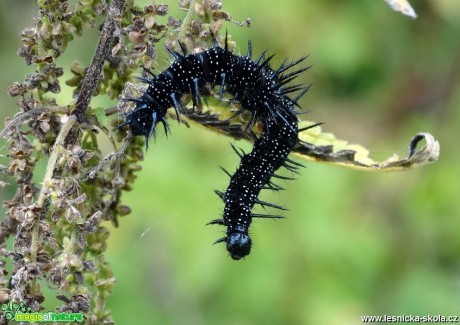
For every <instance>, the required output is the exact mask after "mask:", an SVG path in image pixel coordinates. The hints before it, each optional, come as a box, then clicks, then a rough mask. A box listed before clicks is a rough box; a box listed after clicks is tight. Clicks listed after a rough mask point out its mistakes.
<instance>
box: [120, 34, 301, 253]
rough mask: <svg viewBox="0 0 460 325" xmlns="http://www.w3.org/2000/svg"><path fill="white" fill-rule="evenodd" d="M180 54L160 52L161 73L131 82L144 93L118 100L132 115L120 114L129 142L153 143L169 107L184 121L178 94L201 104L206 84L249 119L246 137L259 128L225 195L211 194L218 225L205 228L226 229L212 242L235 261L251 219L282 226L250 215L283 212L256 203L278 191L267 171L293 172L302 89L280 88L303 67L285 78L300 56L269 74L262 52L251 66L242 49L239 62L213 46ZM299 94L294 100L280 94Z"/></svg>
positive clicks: (246, 242) (246, 246)
mask: <svg viewBox="0 0 460 325" xmlns="http://www.w3.org/2000/svg"><path fill="white" fill-rule="evenodd" d="M179 44H180V47H181V50H182V52H183V54H180V53H178V52H175V51H173V50H171V49H168V51H169V52H170V53H171V54H172V56H173V57H174V58H175V61H174V62H173V63H172V64H171V66H170V67H169V68H167V69H166V70H165V71H163V72H162V73H161V74H159V75H156V76H155V75H154V74H153V73H152V72H150V71H149V70H147V72H148V73H149V74H150V75H151V77H152V78H139V79H140V80H141V81H143V82H145V83H147V84H148V88H147V91H146V92H145V93H144V94H143V95H142V96H141V97H140V98H125V99H124V100H125V101H133V102H135V103H136V108H135V109H134V110H133V111H131V112H129V113H127V114H125V119H126V120H125V122H124V123H123V124H121V125H120V127H121V126H123V125H129V127H130V129H131V132H132V134H133V135H143V136H145V138H146V142H147V145H148V139H149V137H151V136H155V127H156V125H157V124H158V123H159V122H161V123H162V124H163V126H164V129H165V133H166V134H168V132H169V127H168V124H167V122H166V119H165V115H166V111H167V109H168V108H169V107H174V109H175V113H176V115H177V119H178V120H179V121H180V114H181V113H180V112H181V111H182V112H184V113H185V114H186V113H187V112H186V110H185V107H184V104H183V103H182V101H181V96H182V95H183V94H189V93H190V94H191V95H192V101H193V107H194V108H195V107H196V106H197V105H199V104H200V103H201V101H200V97H201V96H204V95H206V94H207V91H206V88H205V86H206V84H210V85H211V87H214V86H216V85H220V96H221V97H222V94H223V93H224V91H225V92H227V93H229V94H230V95H232V96H233V99H232V100H236V101H238V102H239V103H240V104H241V107H242V108H241V109H240V110H238V111H237V112H236V113H235V114H234V115H233V116H232V118H233V117H235V116H237V115H238V114H240V113H242V111H243V110H248V111H249V112H251V118H250V121H249V123H248V125H247V127H246V130H250V129H251V128H252V127H253V126H254V125H255V124H256V123H257V122H259V123H260V124H262V135H261V136H260V137H259V138H258V139H257V140H256V141H255V143H254V148H253V150H252V152H251V153H250V154H244V153H241V152H239V151H238V150H236V148H235V147H233V145H232V147H233V148H234V150H235V152H236V153H237V154H238V155H239V156H240V157H241V163H240V166H239V168H238V169H237V171H236V172H235V174H234V175H233V176H231V175H230V174H229V173H228V172H227V174H228V175H229V176H230V177H231V179H230V184H229V186H228V188H227V190H226V191H225V193H222V192H219V191H216V193H217V194H218V195H219V196H220V198H221V199H222V200H223V201H224V203H225V208H224V213H223V218H222V219H217V220H213V221H211V222H210V224H219V225H224V226H227V235H226V237H224V238H221V239H219V240H217V241H216V243H220V242H226V243H227V250H228V252H229V253H230V256H231V257H232V258H233V259H235V260H238V259H240V258H242V257H245V256H246V255H248V254H249V253H250V251H251V238H250V236H249V234H248V230H249V227H250V225H251V222H252V218H283V217H282V216H276V215H265V214H255V213H251V210H252V208H253V206H254V204H259V205H261V206H262V207H265V206H269V207H274V208H278V209H281V210H284V208H283V207H281V206H278V205H274V204H270V203H267V202H263V201H260V200H259V199H258V196H259V192H260V190H262V189H272V190H280V189H282V188H281V187H280V186H278V185H276V184H274V183H272V182H271V181H270V179H271V178H272V177H277V178H285V177H282V176H279V175H275V174H274V173H275V171H276V170H277V169H278V168H280V167H281V166H284V167H286V168H288V169H289V170H292V171H294V170H295V169H296V168H297V167H298V166H301V165H300V164H298V163H296V162H294V161H292V160H289V159H288V155H289V153H290V152H291V150H292V149H293V147H294V146H295V145H296V143H297V141H298V136H297V135H298V132H299V131H302V130H299V129H298V120H297V116H296V114H295V112H294V106H296V105H297V106H298V104H297V102H298V100H299V99H300V98H301V97H302V96H303V95H304V94H305V93H306V92H307V90H308V88H309V87H308V86H303V85H294V86H285V85H286V84H287V83H289V82H290V81H292V80H293V79H295V78H296V77H297V75H298V74H299V73H301V72H303V71H305V70H307V69H308V68H309V67H303V68H300V69H298V70H295V71H292V72H286V71H287V70H288V69H290V68H292V67H294V66H296V65H298V64H299V63H301V62H302V61H304V60H305V59H306V56H303V57H301V58H300V59H298V60H296V61H293V62H291V63H286V61H284V62H283V63H282V64H281V66H280V67H279V68H278V69H276V70H273V69H271V68H270V66H269V62H270V60H271V59H272V57H273V55H272V56H269V57H266V56H265V53H266V51H264V52H263V53H262V54H261V55H260V56H259V57H258V58H257V59H256V60H253V59H252V45H251V42H250V41H249V42H248V53H247V55H246V56H236V55H234V54H233V53H232V52H231V51H229V50H228V48H227V37H225V47H224V48H222V47H220V46H219V45H218V44H217V42H216V40H215V39H214V45H213V47H212V48H210V49H208V50H206V51H204V52H201V53H198V54H188V53H187V51H186V49H185V46H184V45H183V44H181V43H179ZM297 91H300V93H299V94H298V95H297V96H296V97H295V98H290V97H288V96H287V94H289V93H292V92H297Z"/></svg>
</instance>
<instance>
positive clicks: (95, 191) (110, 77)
mask: <svg viewBox="0 0 460 325" xmlns="http://www.w3.org/2000/svg"><path fill="white" fill-rule="evenodd" d="M179 6H180V8H181V9H183V10H184V12H185V14H184V15H182V16H181V17H176V18H174V17H170V16H169V17H162V16H167V15H168V5H165V4H151V5H146V6H144V7H140V6H137V5H135V4H134V3H133V1H129V0H112V1H111V2H109V3H107V2H106V1H102V0H81V1H79V2H78V3H77V2H75V1H66V0H40V1H38V7H39V11H38V16H37V17H35V25H34V26H33V27H30V28H26V29H24V30H23V31H22V32H21V34H20V35H21V40H22V47H21V48H20V49H19V50H18V55H19V56H21V57H23V58H24V60H25V63H26V64H27V65H29V66H32V67H33V68H32V67H31V68H30V71H34V72H33V73H30V74H28V75H27V76H26V78H25V80H24V81H21V82H14V83H13V84H12V85H11V86H10V87H9V89H8V94H9V95H10V96H12V97H17V98H18V102H17V104H18V107H19V111H18V112H17V113H16V114H15V115H14V116H13V117H11V118H8V119H7V120H6V121H5V128H4V129H3V130H2V131H1V132H0V138H3V139H5V140H6V143H7V148H8V152H7V153H6V152H5V153H2V154H4V155H5V156H6V157H7V158H8V161H7V163H6V165H5V166H4V165H0V172H1V173H2V174H5V175H6V178H7V179H8V183H10V185H9V186H15V189H16V192H15V194H14V196H13V197H12V198H11V199H9V200H7V201H5V202H4V203H3V204H4V206H5V207H6V215H5V217H4V218H2V219H1V223H0V256H1V261H0V305H2V304H5V303H8V302H11V301H13V302H15V303H18V304H19V303H20V302H21V303H23V304H24V305H26V306H27V307H29V308H30V309H31V311H32V312H35V311H40V310H42V309H43V306H42V304H43V302H44V301H45V296H44V294H43V292H42V289H41V287H42V286H43V285H44V284H46V285H47V286H48V287H50V288H54V290H55V291H56V297H57V298H58V299H59V300H60V301H62V304H61V305H60V306H57V307H56V311H57V312H73V313H84V314H85V316H86V322H87V323H88V324H111V323H113V320H112V318H111V315H110V311H109V310H107V308H106V304H105V302H106V297H107V296H108V295H109V294H110V291H111V289H112V287H113V285H114V283H115V277H114V274H113V272H112V270H111V269H110V266H109V263H108V262H107V261H106V259H105V255H104V253H105V251H106V248H107V244H106V241H107V238H108V236H109V232H108V230H107V228H106V227H104V224H106V222H108V221H109V222H112V223H113V224H114V225H115V226H117V225H118V218H119V217H121V216H124V215H127V214H129V213H130V211H131V210H130V208H129V207H128V206H126V205H123V204H122V202H121V196H122V193H123V192H124V191H129V190H131V189H133V187H134V182H135V180H136V173H138V172H139V171H140V170H141V166H140V164H139V162H140V161H141V160H142V159H143V155H144V150H145V140H146V139H147V140H148V137H149V136H150V135H151V134H152V132H151V129H148V130H147V129H142V128H141V129H140V130H141V131H142V132H136V130H137V131H139V129H134V130H133V128H127V127H121V128H118V129H117V131H112V129H113V128H114V127H117V126H119V125H121V124H123V123H124V122H125V119H123V118H120V117H121V116H122V113H124V114H127V115H126V116H127V118H128V119H129V117H130V116H131V117H132V116H133V113H132V112H134V110H136V109H138V108H139V105H138V104H135V105H133V103H130V102H129V101H128V102H126V101H120V103H119V104H118V106H117V107H102V108H101V107H94V106H91V105H90V104H91V100H92V98H93V97H96V96H104V97H109V98H111V99H117V100H118V99H120V98H141V97H142V96H145V92H146V86H145V84H142V83H141V82H135V81H134V80H135V78H134V77H135V76H141V75H142V78H143V79H144V81H146V80H147V84H148V83H149V82H148V81H149V80H152V78H154V77H152V76H150V75H149V73H150V69H152V68H153V67H157V66H158V64H157V62H156V57H157V52H158V51H159V50H163V49H164V47H166V48H169V49H170V50H171V51H172V53H173V55H178V53H177V52H174V51H176V50H177V51H180V50H184V49H188V50H189V51H190V53H200V52H203V51H205V49H207V48H210V47H212V46H215V47H216V46H218V45H217V44H218V43H220V44H221V45H220V46H221V47H220V48H225V50H226V51H232V50H233V49H235V48H236V44H235V43H234V42H233V41H232V40H231V38H227V37H221V36H220V35H221V29H222V25H223V23H224V22H229V23H231V24H236V25H239V26H244V25H247V26H249V25H250V23H251V21H250V19H247V20H246V21H245V22H237V21H234V20H232V18H231V16H230V15H229V14H228V13H227V12H225V11H223V10H222V3H221V2H219V1H212V0H180V1H179ZM89 28H98V29H99V31H100V32H99V39H98V42H97V44H95V54H94V56H93V60H92V62H91V64H90V66H89V67H84V66H82V65H81V64H80V63H78V60H77V58H75V61H74V63H73V64H72V66H71V67H70V71H71V72H72V78H71V79H69V80H65V84H66V85H67V86H69V87H72V88H73V89H74V91H73V97H72V98H68V100H67V102H65V103H64V104H63V105H59V104H58V102H57V100H56V98H55V94H57V93H59V92H60V90H61V87H60V85H61V83H62V76H63V72H64V68H63V67H60V66H58V63H59V57H60V56H61V55H62V54H63V53H64V52H65V51H66V49H67V45H68V44H69V43H70V42H71V41H73V40H74V39H75V38H76V37H77V36H78V37H83V36H85V32H86V31H87V30H88V29H89ZM213 42H214V43H213ZM223 43H225V44H223ZM184 52H185V51H184ZM184 55H185V54H184ZM197 57H198V56H197ZM176 60H177V57H176ZM260 60H261V61H259V63H260V64H261V65H262V64H264V61H265V60H268V61H269V58H265V56H264V55H262V56H261V59H260ZM268 61H267V65H268ZM141 67H142V68H143V72H140V71H142V70H140V69H139V68H141ZM65 69H69V68H68V67H65ZM267 71H268V70H267ZM283 72H284V71H281V72H280V73H279V74H278V77H280V78H282V76H281V74H282V73H283ZM149 78H150V79H149ZM288 78H289V77H287V79H288ZM212 86H213V85H212V84H211V85H207V88H208V89H207V97H208V100H207V101H206V104H203V103H198V102H197V101H196V97H195V96H194V95H193V92H192V94H191V95H184V96H182V98H181V99H180V101H179V102H178V103H180V105H179V106H180V108H181V109H182V110H183V111H182V112H183V113H184V114H183V116H182V117H183V122H184V123H187V122H193V123H196V124H199V125H202V126H204V127H207V128H209V129H212V130H214V131H217V132H219V133H220V134H224V135H227V136H230V137H233V138H235V139H247V140H249V141H254V140H255V139H258V138H259V139H260V138H261V133H263V132H265V131H264V128H263V127H261V125H258V124H263V123H261V121H259V120H252V119H251V116H249V117H248V116H244V115H243V116H242V115H239V114H235V112H239V111H240V109H241V106H242V105H241V103H239V102H238V99H240V100H241V98H236V99H237V100H235V98H228V97H226V96H222V93H219V91H216V92H214V89H213V87H212ZM224 86H227V85H225V84H224ZM202 87H206V85H202ZM216 88H217V90H219V85H217V87H216ZM142 98H144V100H145V97H142ZM61 100H62V99H61ZM188 102H193V105H192V106H193V107H186V104H187V103H188ZM144 103H145V101H144ZM176 108H177V107H176ZM130 112H131V113H130ZM174 113H175V112H174V109H170V110H168V111H165V113H164V114H165V116H168V117H171V118H179V114H177V115H176V114H174ZM141 116H142V114H141ZM149 118H150V117H149ZM128 124H129V123H128ZM248 124H249V125H250V126H251V130H248V128H247V126H248ZM299 130H305V132H302V133H299V135H298V141H297V143H296V144H295V146H293V148H292V152H293V153H294V154H296V155H297V156H298V157H300V158H303V159H306V160H310V161H311V160H313V161H322V162H329V163H332V164H339V165H344V166H348V167H352V168H358V169H365V170H404V169H407V168H410V167H412V166H415V165H420V164H423V163H427V162H433V161H436V160H437V157H438V155H439V144H438V143H437V141H436V140H435V139H434V138H433V137H432V136H431V135H429V134H427V133H419V134H417V135H416V136H414V138H413V139H412V140H411V142H410V144H409V156H408V157H407V158H403V159H399V158H397V157H395V156H393V157H392V158H390V159H388V160H387V161H384V162H381V163H379V162H375V161H373V160H372V159H370V158H369V157H368V151H367V150H366V149H365V148H363V147H361V146H358V145H349V144H348V143H347V142H346V141H339V140H337V139H336V138H335V137H334V136H333V135H331V134H328V133H323V132H322V130H321V128H320V127H319V126H318V125H316V124H315V123H312V122H307V121H301V122H299ZM131 131H135V132H131ZM133 133H134V135H136V134H143V135H146V139H144V138H141V137H135V136H134V135H133ZM97 134H105V135H106V137H107V138H109V139H110V141H111V145H112V146H113V152H112V153H110V154H108V155H107V156H105V157H103V156H102V154H101V148H100V147H99V144H98V141H97V140H98V138H97V137H96V135H97ZM113 135H115V136H113ZM422 139H424V140H425V142H426V144H425V145H424V146H423V148H421V149H419V150H417V148H416V147H417V144H418V143H419V142H420V140H422ZM39 160H45V161H46V170H45V173H44V176H43V178H42V179H41V180H40V182H33V176H34V174H37V173H38V172H37V170H36V166H37V162H38V161H39ZM6 185H7V184H6V183H5V182H0V186H2V187H3V186H6ZM220 195H221V196H222V195H223V193H220ZM224 219H225V218H224ZM224 222H225V220H224V221H222V222H220V221H217V222H216V223H219V224H224ZM237 253H238V254H235V256H236V257H240V255H241V253H243V255H244V253H245V252H237ZM8 261H9V262H10V263H7V262H8ZM0 317H4V315H3V314H2V315H1V316H0Z"/></svg>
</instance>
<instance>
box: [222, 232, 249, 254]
mask: <svg viewBox="0 0 460 325" xmlns="http://www.w3.org/2000/svg"><path fill="white" fill-rule="evenodd" d="M227 251H228V252H229V253H230V256H231V257H232V258H233V259H234V260H239V259H240V258H243V257H245V256H246V255H249V253H250V252H251V237H249V235H248V234H244V233H240V232H235V233H233V234H231V235H229V236H228V237H227Z"/></svg>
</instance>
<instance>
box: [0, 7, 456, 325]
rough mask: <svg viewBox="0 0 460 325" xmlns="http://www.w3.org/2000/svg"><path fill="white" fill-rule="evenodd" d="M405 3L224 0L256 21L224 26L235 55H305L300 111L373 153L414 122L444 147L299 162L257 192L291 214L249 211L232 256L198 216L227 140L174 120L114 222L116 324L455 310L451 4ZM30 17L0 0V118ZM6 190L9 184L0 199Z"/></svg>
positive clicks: (340, 319) (87, 40)
mask: <svg viewBox="0 0 460 325" xmlns="http://www.w3.org/2000/svg"><path fill="white" fill-rule="evenodd" d="M165 1H166V0H165ZM167 3H168V4H169V5H170V9H171V10H170V14H171V15H175V16H176V17H180V18H183V15H184V13H183V12H180V13H178V11H177V9H176V7H177V3H176V2H167ZM412 3H413V5H414V8H415V10H416V11H417V13H418V15H419V18H418V19H416V20H411V19H410V18H407V17H405V16H403V15H401V14H399V13H396V12H394V11H392V10H391V9H390V8H389V7H388V6H387V5H386V4H385V2H384V1H369V0H357V1H343V0H335V1H333V0H329V1H306V0H294V1H281V0H273V1H263V0H252V1H245V0H233V1H224V2H223V9H224V10H227V11H229V12H230V13H231V15H232V17H233V18H234V19H235V20H237V21H243V20H244V19H246V18H247V17H250V18H251V19H252V26H251V28H246V27H241V28H240V27H237V26H236V25H234V24H232V23H226V24H225V25H224V28H226V29H228V31H229V34H231V36H232V38H233V39H234V40H236V42H237V44H238V45H239V49H240V51H241V52H242V53H246V42H247V40H248V39H251V40H252V41H253V43H254V52H255V53H256V54H257V53H260V52H261V51H262V50H264V49H269V53H276V57H275V59H274V62H275V65H276V63H280V62H281V60H282V59H283V58H290V59H295V58H297V57H299V56H301V55H303V54H305V53H308V54H310V56H309V59H308V64H312V65H313V67H312V69H311V70H310V71H309V72H307V73H304V74H303V76H302V77H301V79H302V81H304V82H308V83H309V82H313V87H312V88H311V90H310V91H309V92H308V94H307V95H306V96H305V97H304V98H303V101H302V105H303V107H304V108H305V109H307V110H309V111H310V113H309V114H307V115H303V117H304V118H307V119H309V120H313V121H317V122H325V123H326V124H325V126H324V130H325V131H327V132H333V133H334V134H336V136H337V137H339V138H341V139H347V140H349V141H350V142H353V143H360V144H362V145H364V146H366V147H367V148H368V149H370V150H371V153H372V156H373V157H374V158H376V159H386V158H387V157H389V156H391V155H392V154H393V153H395V152H396V153H398V154H399V155H401V156H405V155H406V151H407V148H406V146H407V144H408V141H409V139H410V138H411V137H412V136H413V135H414V134H415V133H417V132H419V131H426V132H430V133H432V134H433V135H434V136H435V137H436V138H437V139H438V140H439V141H440V144H441V158H440V160H439V162H438V163H436V164H434V165H430V166H426V167H423V168H419V169H416V170H413V171H408V172H404V173H371V172H362V171H353V170H349V169H344V168H340V167H335V166H331V165H323V164H316V163H307V165H308V166H307V168H306V169H303V170H302V171H301V175H300V176H298V177H297V180H295V181H287V182H281V183H280V185H282V186H284V187H286V189H287V191H284V192H281V193H264V194H263V196H262V197H263V198H264V199H267V200H268V201H269V202H273V203H278V204H282V205H284V206H286V207H287V208H289V210H290V211H288V212H287V213H286V216H287V217H288V219H287V220H282V221H271V220H262V221H259V220H256V221H255V222H254V224H253V226H252V235H253V242H254V248H253V251H252V253H251V255H250V256H249V257H248V258H246V260H244V261H237V262H236V261H233V260H231V259H230V258H229V257H228V255H227V253H226V251H225V248H224V245H216V246H212V245H211V244H212V243H213V242H214V241H215V240H216V239H218V238H220V237H221V236H222V235H223V233H224V230H225V229H224V228H223V227H217V226H215V227H213V226H208V227H205V224H206V223H207V222H208V221H210V220H211V219H215V218H218V217H219V216H220V215H221V211H222V208H223V204H222V202H220V200H219V199H218V197H217V196H216V195H214V193H213V190H214V189H220V190H224V189H225V188H226V186H227V185H228V178H227V176H226V175H225V174H224V173H222V171H221V170H220V169H219V168H218V166H219V165H221V166H223V167H225V168H226V169H228V170H229V171H234V170H235V168H236V167H237V165H238V163H239V162H238V159H237V158H238V157H237V156H236V155H235V154H234V153H233V151H232V150H231V148H230V145H229V141H230V139H228V138H224V137H222V136H219V135H216V134H213V133H211V132H209V131H207V130H204V129H202V128H200V127H197V126H193V125H192V128H190V129H187V128H186V127H184V126H180V127H179V126H177V124H175V123H171V126H172V133H173V136H172V137H170V138H169V139H166V138H165V137H164V136H163V135H160V136H159V137H158V138H157V141H156V143H155V144H154V145H153V146H152V148H151V150H150V151H149V152H148V154H147V155H146V160H145V161H144V163H143V167H144V169H143V171H141V172H140V173H139V174H138V176H139V179H138V181H137V183H136V184H135V188H134V190H133V191H132V192H130V193H129V194H128V195H125V196H124V198H123V199H124V202H125V204H128V205H129V206H130V207H131V208H132V210H133V212H132V214H131V215H129V216H127V217H125V218H123V219H121V222H120V227H119V228H117V229H115V228H113V227H112V226H111V225H110V224H107V226H108V227H109V228H110V229H111V237H110V240H109V248H108V253H107V255H108V256H107V258H108V260H109V261H110V263H111V265H112V267H113V270H114V272H115V275H116V277H117V279H118V283H117V285H116V287H115V289H114V291H113V295H112V296H111V297H110V298H109V301H108V303H109V305H110V308H111V309H112V311H113V315H114V319H115V321H116V322H117V324H132V323H134V322H135V323H136V324H138V325H142V324H239V325H241V324H261V323H264V324H360V323H361V320H360V316H361V315H380V314H387V315H400V314H406V315H407V314H414V315H426V314H431V315H438V314H443V315H459V314H460V311H459V308H460V236H459V230H460V213H459V211H460V200H459V189H460V185H459V181H460V169H459V167H458V166H459V162H460V150H459V142H458V141H459V139H460V129H459V125H460V109H459V107H460V2H459V1H455V0H431V1H430V0H424V1H422V0H420V1H413V2H412ZM35 13H36V8H35V7H34V4H33V3H32V2H30V1H29V2H26V1H13V0H3V1H1V2H0V18H1V19H0V27H1V29H0V30H1V38H0V53H1V59H0V69H1V71H2V76H1V78H0V89H2V91H1V92H0V102H1V103H2V108H1V110H0V117H1V119H2V120H3V118H4V117H5V116H7V115H12V114H14V112H15V110H16V106H15V102H16V100H15V99H13V98H8V97H7V96H6V94H5V91H6V89H7V87H8V86H9V85H10V84H11V83H12V82H13V81H15V80H23V78H24V75H25V74H26V73H30V72H32V71H31V70H30V67H27V66H25V65H24V64H23V60H22V59H21V58H19V57H17V56H16V51H17V49H18V48H19V46H20V42H19V36H18V33H19V31H20V30H22V29H23V28H24V27H26V26H30V25H31V24H32V20H31V18H32V17H33V16H34V15H35ZM178 15H179V16H178ZM162 19H165V20H166V19H167V17H162ZM95 37H97V30H93V31H91V32H89V33H88V34H85V36H84V38H81V39H77V40H76V41H75V42H74V44H72V45H71V47H70V48H69V49H68V51H67V53H66V54H65V55H64V56H63V57H62V59H61V61H58V65H60V66H63V67H66V68H65V69H66V76H67V77H69V76H70V71H69V68H68V67H69V66H70V63H71V62H72V61H73V60H74V59H78V60H80V62H82V63H83V64H84V65H88V64H89V62H90V60H91V56H92V54H93V51H94V48H95ZM166 67H167V63H166V62H165V63H164V68H166ZM62 86H63V91H62V93H61V94H59V95H58V97H57V98H58V103H60V104H67V103H69V102H70V100H71V91H70V90H69V89H67V88H65V86H64V85H63V83H62ZM93 105H99V106H101V107H109V106H112V105H114V102H110V101H108V100H105V99H104V98H97V99H96V100H95V101H94V102H93ZM101 141H102V140H101ZM236 144H237V145H238V146H241V147H242V148H244V149H245V150H246V151H248V150H250V148H251V145H250V144H249V143H244V142H237V143H236ZM0 149H1V151H2V152H5V151H6V145H5V143H4V141H3V142H1V145H0ZM107 150H109V147H107ZM13 192H14V189H12V188H10V187H7V188H5V189H3V190H2V193H1V196H2V199H4V198H5V197H10V196H11V195H12V194H13ZM51 307H52V305H50V308H51Z"/></svg>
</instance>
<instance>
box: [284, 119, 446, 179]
mask: <svg viewBox="0 0 460 325" xmlns="http://www.w3.org/2000/svg"><path fill="white" fill-rule="evenodd" d="M308 124H311V122H303V123H302V125H301V127H302V126H308ZM299 139H300V140H301V142H299V144H298V145H297V146H296V147H295V148H294V150H293V152H294V153H297V154H298V155H297V156H298V157H301V158H304V159H307V160H313V161H319V162H327V163H332V164H336V165H341V166H345V167H350V168H353V169H361V170H374V171H401V170H405V169H408V168H411V167H414V166H418V165H423V164H428V163H433V162H436V161H437V160H438V158H439V152H440V146H439V142H438V141H437V140H436V139H435V138H434V137H433V136H432V135H431V134H429V133H422V132H421V133H418V134H416V135H415V136H414V137H413V138H412V139H411V140H410V142H409V146H408V147H409V150H408V151H409V153H408V156H407V157H406V158H400V157H399V156H398V155H396V154H394V155H393V156H391V157H389V158H388V159H387V160H385V161H382V162H377V161H374V160H373V159H372V158H370V157H369V150H368V149H366V148H364V147H363V146H360V145H357V144H348V142H346V141H344V140H339V139H337V138H336V137H335V136H334V135H333V134H331V133H324V132H322V130H321V127H319V126H317V127H315V128H312V129H310V130H307V131H305V132H303V133H301V134H300V135H299ZM422 140H425V142H426V144H425V146H423V147H422V148H421V149H420V150H416V149H417V145H418V144H419V143H420V141H422Z"/></svg>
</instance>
